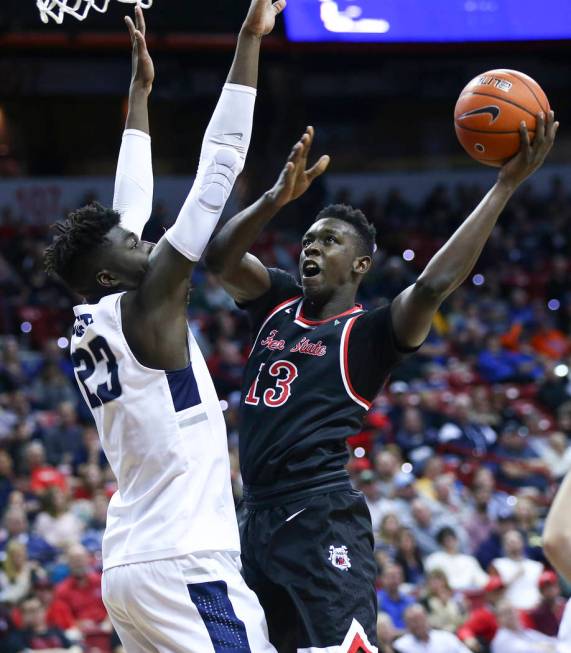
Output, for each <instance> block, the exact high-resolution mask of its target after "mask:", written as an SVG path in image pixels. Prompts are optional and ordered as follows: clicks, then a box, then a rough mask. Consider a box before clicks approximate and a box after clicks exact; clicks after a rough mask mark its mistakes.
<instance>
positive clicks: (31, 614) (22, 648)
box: [6, 596, 81, 653]
mask: <svg viewBox="0 0 571 653" xmlns="http://www.w3.org/2000/svg"><path fill="white" fill-rule="evenodd" d="M20 611H21V614H22V628H21V629H20V630H18V631H17V632H15V633H14V635H13V636H12V637H11V638H10V640H9V641H8V646H7V649H6V653H24V652H26V651H41V650H46V649H48V650H49V651H52V652H53V653H56V652H57V651H61V650H64V649H65V650H67V651H69V653H81V648H80V647H79V646H72V644H71V642H70V641H69V640H68V639H67V637H66V636H65V634H64V632H63V631H62V630H60V629H59V628H55V627H53V626H51V627H50V626H48V624H47V622H46V610H45V608H44V606H43V605H42V604H41V602H40V600H39V599H38V598H37V597H36V596H31V597H28V598H25V599H24V600H23V601H22V602H21V604H20Z"/></svg>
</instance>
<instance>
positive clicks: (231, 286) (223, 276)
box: [209, 253, 271, 304]
mask: <svg viewBox="0 0 571 653" xmlns="http://www.w3.org/2000/svg"><path fill="white" fill-rule="evenodd" d="M211 263H212V261H211ZM209 269H211V271H213V272H214V274H216V265H215V264H214V263H212V265H209ZM218 280H219V281H220V283H221V284H222V287H223V288H224V290H225V291H226V292H227V293H228V294H229V295H230V296H231V297H232V298H233V299H234V300H235V301H236V302H237V303H238V304H246V303H248V302H252V301H254V300H256V299H258V298H259V297H261V296H262V295H264V294H265V293H267V292H268V290H269V289H270V287H271V280H270V274H269V272H268V269H267V268H266V266H265V265H264V264H263V263H262V262H261V261H260V260H259V259H258V258H256V257H255V256H254V255H253V254H249V253H246V254H244V256H243V257H242V258H241V259H240V261H239V263H238V264H237V265H236V266H235V267H233V268H232V269H231V270H228V271H227V272H222V273H219V274H218Z"/></svg>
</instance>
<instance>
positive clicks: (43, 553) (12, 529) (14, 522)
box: [0, 506, 56, 563]
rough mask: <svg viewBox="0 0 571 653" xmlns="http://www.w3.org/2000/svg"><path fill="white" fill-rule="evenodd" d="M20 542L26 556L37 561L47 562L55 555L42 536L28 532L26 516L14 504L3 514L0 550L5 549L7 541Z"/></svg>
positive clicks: (21, 509)
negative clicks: (26, 553) (24, 548)
mask: <svg viewBox="0 0 571 653" xmlns="http://www.w3.org/2000/svg"><path fill="white" fill-rule="evenodd" d="M11 541H16V542H21V543H22V544H24V545H25V546H26V549H27V552H28V558H30V560H38V561H39V562H44V563H45V562H49V561H51V560H53V558H54V557H55V555H56V551H55V549H54V548H53V547H52V546H50V545H49V544H48V543H47V542H46V541H45V540H44V538H43V537H40V536H39V535H36V534H35V533H30V532H29V529H28V518H27V517H26V513H25V511H24V509H23V508H19V507H17V506H14V507H12V508H10V509H8V510H7V511H6V514H5V515H4V528H3V529H2V531H1V532H0V551H3V550H5V549H6V546H7V544H8V542H11Z"/></svg>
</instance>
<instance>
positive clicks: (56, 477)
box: [25, 442, 67, 496]
mask: <svg viewBox="0 0 571 653" xmlns="http://www.w3.org/2000/svg"><path fill="white" fill-rule="evenodd" d="M25 456H26V465H27V468H28V474H29V476H30V485H29V488H30V492H33V493H34V494H36V495H38V496H42V495H43V494H44V492H45V491H46V490H47V489H48V488H51V487H58V488H60V490H63V491H65V490H67V481H66V478H65V476H64V475H63V474H62V473H61V472H60V471H58V470H57V469H56V468H55V467H52V466H51V465H48V464H47V463H46V451H45V448H44V445H43V444H42V443H41V442H30V443H29V444H28V446H27V447H26V453H25Z"/></svg>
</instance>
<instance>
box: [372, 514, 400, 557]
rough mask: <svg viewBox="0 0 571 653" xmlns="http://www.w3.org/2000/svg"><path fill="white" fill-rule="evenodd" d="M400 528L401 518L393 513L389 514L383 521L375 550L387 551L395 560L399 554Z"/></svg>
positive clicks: (376, 539)
mask: <svg viewBox="0 0 571 653" xmlns="http://www.w3.org/2000/svg"><path fill="white" fill-rule="evenodd" d="M400 528H401V524H400V521H399V518H398V517H397V516H396V515H395V514H394V513H392V512H389V513H387V514H386V515H385V516H384V517H383V518H382V520H381V525H380V527H379V531H378V533H377V536H376V538H375V548H376V549H381V550H383V551H386V552H387V553H388V554H389V555H390V557H391V558H394V557H395V555H396V552H397V544H398V536H399V531H400Z"/></svg>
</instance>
